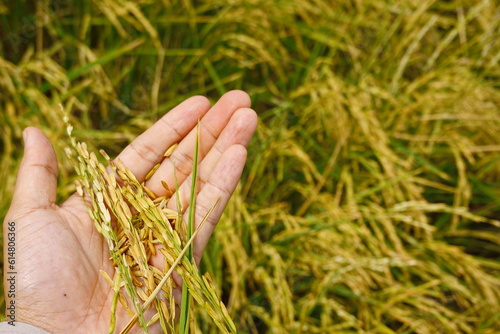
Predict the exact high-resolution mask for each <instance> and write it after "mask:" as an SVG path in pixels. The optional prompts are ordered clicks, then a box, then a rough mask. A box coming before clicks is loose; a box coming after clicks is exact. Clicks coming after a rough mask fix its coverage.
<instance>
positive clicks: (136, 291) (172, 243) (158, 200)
mask: <svg viewBox="0 0 500 334" xmlns="http://www.w3.org/2000/svg"><path fill="white" fill-rule="evenodd" d="M67 122H68V125H67V128H68V134H69V135H70V136H71V143H72V147H71V148H70V149H69V150H68V151H71V152H70V153H71V154H68V155H69V156H70V157H71V159H72V160H71V161H72V162H73V163H74V165H75V170H76V171H77V173H78V175H79V177H80V180H79V181H77V182H76V184H77V191H78V193H79V194H80V195H82V194H84V193H88V196H89V198H90V200H91V204H90V205H89V207H88V209H89V214H90V216H91V218H92V219H93V220H94V224H95V226H96V229H97V231H98V232H99V233H101V234H102V236H103V237H104V239H105V241H106V243H107V244H108V246H109V252H110V260H111V261H112V264H113V267H114V268H116V273H115V276H114V277H113V278H111V277H109V275H108V274H107V273H106V272H105V271H101V275H102V276H103V277H104V279H105V281H106V282H107V284H108V285H110V286H111V287H112V288H113V291H114V296H113V300H112V303H111V305H112V308H111V310H110V312H111V318H110V319H111V320H110V332H114V331H115V326H116V312H117V308H118V307H123V308H124V309H125V310H126V311H127V313H129V314H132V318H131V319H130V322H129V324H128V325H127V326H126V327H125V328H123V329H122V331H121V333H127V332H128V331H129V330H130V329H131V328H132V327H133V326H134V325H135V323H136V322H138V323H139V325H140V326H141V327H142V329H143V330H144V331H147V329H148V327H149V326H152V325H153V324H156V323H157V322H160V324H161V326H162V328H164V327H165V328H166V327H167V326H168V327H170V328H172V329H173V328H175V326H176V325H175V323H174V319H175V318H176V316H175V312H176V308H175V307H173V308H172V305H173V304H170V306H169V307H167V306H166V304H164V303H163V304H162V300H161V298H160V297H161V296H160V295H159V293H160V291H168V292H169V296H170V298H172V291H173V289H174V287H175V285H176V284H175V282H174V280H173V279H171V277H170V276H171V274H172V273H173V272H174V271H177V273H178V274H179V275H180V276H181V277H182V279H183V282H184V283H183V284H184V286H185V288H184V289H185V291H189V292H190V294H191V295H192V296H193V298H194V300H195V301H197V302H198V305H199V307H201V308H203V309H205V310H206V311H207V312H208V314H211V315H214V316H215V317H216V318H214V319H213V321H214V323H215V324H216V325H217V326H218V327H219V329H220V330H221V331H222V332H224V333H236V328H235V325H234V322H233V320H232V319H231V318H230V317H229V315H228V313H227V311H226V310H225V306H224V304H222V303H221V302H220V300H219V298H218V297H217V294H216V292H215V291H216V290H215V287H214V285H213V284H212V283H211V282H208V281H207V280H206V279H204V278H203V277H202V276H201V274H200V273H199V272H198V268H197V266H196V264H195V263H194V259H193V258H192V256H190V257H185V254H186V253H187V252H188V250H189V249H190V247H191V245H192V242H193V241H194V238H195V237H196V235H197V233H198V232H199V231H200V229H201V228H202V226H203V224H204V223H205V222H206V219H207V218H208V216H209V215H210V214H211V212H212V211H213V209H214V208H215V205H217V203H218V201H217V203H215V204H214V206H213V207H212V208H211V209H210V210H209V212H208V213H207V215H206V216H205V217H204V219H203V220H202V222H201V224H200V225H199V226H198V227H197V229H196V230H194V231H192V235H191V236H190V237H189V238H188V239H189V240H185V238H184V237H181V235H180V234H179V233H182V232H180V231H179V227H180V226H184V224H183V223H182V222H181V221H179V219H181V218H182V214H179V212H175V211H172V210H169V209H167V208H166V200H167V197H165V196H163V197H157V196H156V195H155V194H154V193H153V192H152V191H151V190H150V189H148V188H147V187H146V186H145V182H139V181H138V180H137V178H136V177H135V175H133V174H132V172H131V171H130V170H129V169H128V168H127V167H126V166H125V165H124V164H123V163H122V162H121V161H120V160H116V161H115V162H113V160H111V159H110V157H109V155H108V154H107V153H106V152H104V150H101V151H100V153H101V155H102V156H103V157H104V159H105V160H106V161H107V163H108V164H109V166H110V167H111V169H112V170H113V172H114V173H116V174H117V176H118V178H120V180H119V181H120V182H116V177H117V176H115V175H112V174H110V173H109V172H108V169H107V168H106V166H104V165H102V164H101V163H100V162H99V161H98V159H97V157H96V155H95V153H94V152H92V151H90V152H89V150H88V148H87V145H85V144H84V143H79V142H77V141H76V140H75V139H74V138H73V137H72V129H73V127H72V126H71V125H70V124H69V119H67ZM174 146H175V145H174ZM174 149H175V147H173V148H171V150H174ZM73 152H75V153H73ZM159 167H160V164H157V165H155V166H154V167H153V168H152V169H151V171H150V172H149V173H147V177H146V178H147V179H149V178H151V177H152V175H154V173H155V172H156V171H157V170H158V168H159ZM162 184H163V185H164V187H165V188H166V189H167V190H168V187H167V186H166V184H165V183H164V182H163V183H162ZM169 192H170V191H169ZM169 196H171V194H169ZM193 207H194V206H193ZM156 245H160V246H161V248H160V253H158V252H157V249H156V247H155V246H156ZM153 256H164V261H165V264H166V265H165V266H164V268H162V269H160V268H156V267H154V266H153V265H152V264H151V258H152V257H153ZM160 263H161V261H160ZM172 302H173V301H172ZM128 305H132V306H133V309H130V308H129V306H128ZM157 307H160V309H156V311H157V312H155V313H154V316H153V317H152V318H150V319H147V317H146V313H145V312H146V310H148V309H150V308H157ZM167 309H168V310H167ZM221 319H224V321H221ZM167 324H168V325H167Z"/></svg>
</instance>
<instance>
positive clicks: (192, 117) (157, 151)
mask: <svg viewBox="0 0 500 334" xmlns="http://www.w3.org/2000/svg"><path fill="white" fill-rule="evenodd" d="M209 109H210V101H208V99H207V98H206V97H203V96H194V97H191V98H189V99H187V100H185V101H184V102H182V103H181V104H179V105H178V106H176V107H175V108H173V109H172V110H171V111H169V112H168V113H167V114H166V115H165V116H163V117H162V118H161V119H159V120H158V121H157V122H156V123H155V124H154V125H153V126H152V127H150V128H149V129H148V130H146V131H145V132H144V133H142V134H141V135H140V136H139V137H137V138H136V139H135V140H134V141H132V142H131V143H130V144H129V145H128V146H127V147H126V148H125V149H124V150H123V151H122V152H121V153H120V154H119V155H118V157H117V158H116V159H120V160H121V161H122V162H123V164H124V165H125V166H126V167H127V168H129V169H130V171H131V172H132V173H133V174H134V175H135V176H136V177H137V179H138V180H139V182H141V181H143V180H144V178H145V177H146V175H147V173H148V172H149V171H150V170H151V169H152V168H153V167H154V166H155V165H156V164H158V163H160V162H161V161H162V160H163V158H164V156H163V154H164V153H165V151H166V150H167V149H168V148H169V147H170V146H172V145H173V144H175V143H177V142H179V141H180V140H181V139H182V138H184V137H185V136H186V135H187V134H188V133H189V132H190V131H191V130H192V129H193V128H194V127H195V126H196V124H197V122H198V120H199V119H200V118H201V117H202V116H203V115H204V114H205V113H206V112H207V111H208V110H209Z"/></svg>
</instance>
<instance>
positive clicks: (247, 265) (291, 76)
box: [0, 0, 500, 334]
mask: <svg viewBox="0 0 500 334" xmlns="http://www.w3.org/2000/svg"><path fill="white" fill-rule="evenodd" d="M499 37H500V3H499V2H498V1H495V0H483V1H479V0H448V1H437V0H363V1H361V0H336V1H334V0H294V1H290V0H245V1H244V0H204V1H196V0H161V1H160V0H137V1H129V0H93V1H88V0H87V1H85V0H73V1H70V0H37V1H20V0H16V1H3V2H0V39H1V42H0V126H1V131H0V161H1V162H0V185H1V186H0V216H1V217H2V219H3V217H5V214H6V212H7V210H8V207H9V204H10V199H11V195H12V191H13V187H14V181H15V176H16V170H17V167H18V165H19V162H20V159H21V157H22V139H21V132H22V130H23V129H24V128H25V127H27V126H37V127H39V128H41V129H42V130H43V131H44V132H45V133H46V134H47V136H48V137H49V138H50V139H51V141H52V142H53V143H54V145H55V148H56V151H57V155H58V158H59V164H60V171H61V172H60V177H59V182H60V188H59V194H58V198H59V201H62V200H63V199H64V198H66V197H67V196H68V195H69V194H70V193H72V192H73V191H74V185H73V181H74V180H75V178H76V176H75V173H74V172H73V169H72V166H71V165H70V163H69V162H68V160H67V159H66V157H65V154H64V148H65V147H66V146H67V145H68V138H67V137H66V135H65V126H64V123H63V121H62V117H61V114H60V112H59V107H58V105H59V104H60V103H61V104H63V105H64V107H65V108H66V109H67V110H70V111H71V115H72V116H71V121H72V122H73V124H74V125H75V128H76V129H75V132H74V133H75V135H76V136H77V137H78V139H80V140H82V141H85V142H87V143H88V144H89V146H90V148H91V149H92V150H97V149H98V148H103V149H105V150H106V151H107V152H108V153H110V155H116V154H117V153H118V152H119V151H120V150H121V149H122V148H123V147H125V146H126V145H127V143H129V142H130V141H131V140H132V139H133V138H135V137H136V136H137V135H138V134H139V133H141V132H142V131H144V130H145V129H147V128H148V127H149V126H150V125H152V124H153V123H154V122H155V121H156V120H157V119H159V118H160V117H161V116H162V115H163V114H164V113H165V112H167V111H168V110H169V109H170V108H172V107H173V106H175V105H176V104H178V103H179V102H181V101H182V100H184V99H185V98H187V97H190V96H192V95H196V94H203V95H206V96H208V97H209V98H210V99H211V100H212V101H213V102H214V101H216V100H217V99H218V98H219V97H220V96H221V95H222V94H223V93H224V92H227V91H228V90H231V89H243V90H245V91H247V92H248V93H249V94H250V96H251V98H252V100H253V107H254V109H255V110H256V111H257V113H258V115H259V118H260V123H259V128H258V130H257V134H256V136H255V137H254V139H253V141H252V142H251V144H250V147H249V159H248V164H247V166H246V170H245V172H244V176H243V179H242V182H241V184H240V185H239V187H238V189H237V191H236V193H235V195H234V197H233V199H232V201H231V203H230V204H229V206H228V208H227V210H226V213H225V215H224V217H223V218H222V221H221V222H220V224H219V226H218V228H217V232H216V234H215V235H214V237H213V238H212V241H211V243H210V246H209V248H208V251H207V252H206V254H205V257H204V259H203V261H202V264H201V270H202V271H209V272H210V273H211V275H212V276H213V277H214V279H215V281H216V283H217V286H218V289H219V291H220V293H221V294H222V297H223V300H224V302H225V303H226V305H227V306H228V308H229V311H230V313H231V315H232V316H233V318H234V319H235V322H236V324H237V326H238V328H239V330H240V331H241V333H422V334H424V333H498V332H500V312H499V310H500V260H499V259H500V221H499V220H500V111H499V110H500V65H499V60H500V38H499ZM2 298H3V297H2ZM2 302H3V299H2ZM196 323H197V326H198V328H199V332H200V333H216V332H217V330H216V329H215V328H214V326H213V325H212V322H211V321H210V319H209V318H208V316H207V315H206V314H204V313H203V312H202V311H199V312H198V313H197V316H196Z"/></svg>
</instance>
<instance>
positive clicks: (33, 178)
mask: <svg viewBox="0 0 500 334" xmlns="http://www.w3.org/2000/svg"><path fill="white" fill-rule="evenodd" d="M249 107H250V99H249V97H248V95H247V94H246V93H244V92H241V91H232V92H229V93H227V94H225V95H224V96H223V97H222V98H221V99H220V100H219V101H218V102H217V103H216V104H215V105H214V106H213V107H212V108H210V103H209V101H208V100H207V99H206V98H204V97H199V96H198V97H192V98H190V99H188V100H186V101H184V102H183V103H181V104H180V105H178V106H177V107H175V108H174V109H173V110H172V111H170V112H169V113H167V114H166V115H165V116H164V117H163V118H162V119H160V120H159V121H158V122H156V123H155V124H154V125H153V126H152V127H151V128H150V129H148V130H147V131H145V132H144V133H143V134H142V135H140V136H139V137H137V138H136V139H135V140H134V141H133V142H132V143H131V144H130V145H128V146H127V147H126V148H125V149H124V150H123V151H122V152H121V153H120V155H119V156H118V157H117V158H118V159H120V160H121V161H122V162H123V164H124V165H125V166H126V167H128V168H129V169H130V170H131V171H132V172H133V173H134V174H135V175H136V177H137V179H138V180H139V181H143V180H144V178H145V176H146V174H147V173H148V171H150V170H151V169H152V168H153V166H155V165H156V164H157V163H160V162H161V166H160V168H159V169H158V170H157V171H156V173H155V174H154V175H153V177H152V178H151V179H149V180H148V181H146V186H147V187H148V188H149V189H151V190H152V191H153V192H155V193H156V195H158V196H162V195H164V192H166V190H165V189H164V188H163V186H162V185H161V181H162V180H163V181H165V182H166V183H167V184H168V186H169V188H170V189H175V181H174V178H173V175H174V166H175V169H176V174H177V178H178V182H179V185H180V190H181V196H182V198H181V200H182V202H183V203H182V207H183V209H184V210H185V209H187V208H188V205H189V191H188V189H189V188H190V183H191V179H190V174H191V169H192V157H193V153H194V152H193V149H194V143H195V131H196V129H195V126H196V124H197V122H198V120H199V119H201V121H200V146H199V152H200V153H199V154H200V156H199V158H200V160H199V168H198V177H199V180H198V182H199V183H198V184H199V187H198V194H197V199H196V224H198V223H200V221H201V219H202V217H203V216H205V214H206V213H207V212H208V210H209V209H210V207H211V206H212V205H213V204H214V203H215V202H216V201H217V199H218V198H219V197H220V198H221V200H220V204H219V205H218V206H217V207H216V208H215V210H214V211H213V212H212V215H211V216H210V218H209V219H208V221H207V223H206V224H205V225H204V226H203V228H202V229H201V230H200V232H199V233H198V235H197V237H196V239H195V241H194V246H193V247H194V252H193V253H194V257H195V260H196V261H197V262H199V260H200V258H201V255H202V253H203V250H204V249H205V246H206V244H207V243H208V240H209V238H210V236H211V234H212V231H213V229H214V228H215V225H216V224H217V222H218V220H219V218H220V216H221V214H222V212H223V210H224V208H225V206H226V204H227V202H228V200H229V198H230V197H231V194H232V193H233V191H234V189H235V187H236V185H237V183H238V181H239V179H240V176H241V172H242V170H243V166H244V164H245V161H246V146H247V145H248V142H249V141H250V139H251V137H252V135H253V133H254V131H255V128H256V125H257V117H256V114H255V112H254V111H253V110H251V109H249ZM24 137H25V152H24V157H23V160H22V162H21V166H20V168H19V173H18V176H17V181H16V187H15V191H14V194H13V199H12V204H11V207H10V209H9V212H8V213H7V216H6V217H5V221H4V238H5V237H6V236H7V233H8V227H9V222H10V223H13V224H10V225H11V226H12V225H13V226H15V242H16V249H15V252H16V264H15V271H16V273H17V274H16V292H15V298H14V301H15V305H16V310H15V315H16V321H20V322H24V323H27V324H31V325H34V326H36V327H39V328H42V329H44V330H46V331H48V332H50V333H63V332H64V333H107V331H108V327H109V320H110V310H111V301H112V297H113V290H112V289H111V288H110V286H109V284H108V283H107V282H106V281H105V280H104V278H103V277H102V276H101V275H100V273H99V270H104V271H106V272H108V273H113V272H114V269H113V265H112V262H111V261H110V260H109V250H108V246H107V244H106V242H105V241H104V239H103V237H102V235H100V234H99V233H97V231H96V229H95V227H94V223H93V222H92V220H91V218H90V217H89V215H88V213H87V207H86V206H85V204H84V202H83V201H82V199H81V198H80V197H79V196H78V195H77V194H74V195H72V196H71V197H70V198H68V199H67V200H66V201H65V202H64V203H63V204H61V205H56V204H55V200H56V186H57V175H58V168H57V159H56V156H55V153H54V150H53V147H52V145H51V143H50V142H49V140H48V139H47V137H45V135H44V134H43V133H42V132H41V131H40V130H38V129H36V128H27V129H26V130H25V131H24ZM174 143H179V146H178V147H177V149H176V150H175V151H174V153H173V154H172V155H171V156H170V157H168V158H164V156H163V154H164V152H165V150H166V149H167V148H168V147H170V146H171V145H173V144H174ZM168 205H169V207H170V208H171V209H174V210H175V209H176V203H175V202H174V201H170V203H169V204H168ZM186 221H187V218H186ZM7 244H8V243H7V242H6V241H4V245H5V246H4V254H5V255H4V257H6V254H7V251H6V250H7ZM5 262H7V261H5ZM8 271H9V270H8V268H7V264H6V270H4V273H5V272H8ZM7 276H8V275H7V274H4V286H5V287H7V286H8V284H9V283H8V282H6V279H7ZM5 290H6V291H7V289H5ZM5 300H6V304H7V305H9V303H10V298H8V296H7V293H6V296H5ZM129 319H130V317H129V316H128V315H127V313H126V312H125V310H124V309H123V308H121V305H120V304H118V310H117V327H116V328H117V329H118V330H119V329H121V328H123V327H124V326H125V325H126V324H127V322H128V320H129Z"/></svg>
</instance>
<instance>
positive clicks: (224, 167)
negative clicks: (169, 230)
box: [168, 145, 247, 262]
mask: <svg viewBox="0 0 500 334" xmlns="http://www.w3.org/2000/svg"><path fill="white" fill-rule="evenodd" d="M246 157H247V151H246V148H245V147H244V146H242V145H232V146H231V147H229V148H228V149H227V150H226V151H225V152H224V153H223V154H222V156H221V158H220V160H219V161H218V163H217V165H216V166H215V168H214V169H213V171H212V173H211V175H210V177H209V178H208V180H207V181H206V183H205V185H204V186H203V188H202V189H201V191H200V193H199V194H198V196H197V197H196V208H195V228H196V227H197V226H198V225H199V224H200V223H201V221H202V220H203V217H204V216H205V215H206V214H207V213H208V212H209V210H210V209H211V207H212V206H213V205H214V204H215V203H216V202H217V200H218V199H219V198H220V201H219V203H218V204H217V206H216V207H215V209H214V210H213V212H212V214H211V215H210V216H209V217H208V218H207V221H206V223H205V224H204V225H203V227H202V229H201V230H200V232H199V233H198V235H197V236H196V238H195V241H194V248H193V254H194V258H195V260H196V261H197V262H199V261H200V259H201V255H202V254H203V251H204V250H205V247H206V245H207V243H208V240H209V239H210V236H211V235H212V232H213V230H214V228H215V226H216V225H217V223H218V221H219V219H220V217H221V215H222V212H223V211H224V208H225V207H226V205H227V202H228V201H229V199H230V198H231V195H232V194H233V192H234V189H235V188H236V185H237V184H238V181H239V180H240V177H241V173H242V171H243V167H244V165H245V161H246ZM188 183H190V182H185V184H186V187H188V186H190V185H187V184H188ZM183 187H184V184H183ZM168 207H169V208H170V209H172V210H175V209H176V204H175V201H170V202H169V204H168ZM183 209H186V211H185V213H184V216H183V218H184V220H185V221H186V222H187V221H188V218H189V210H187V209H188V208H187V207H186V208H183Z"/></svg>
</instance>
